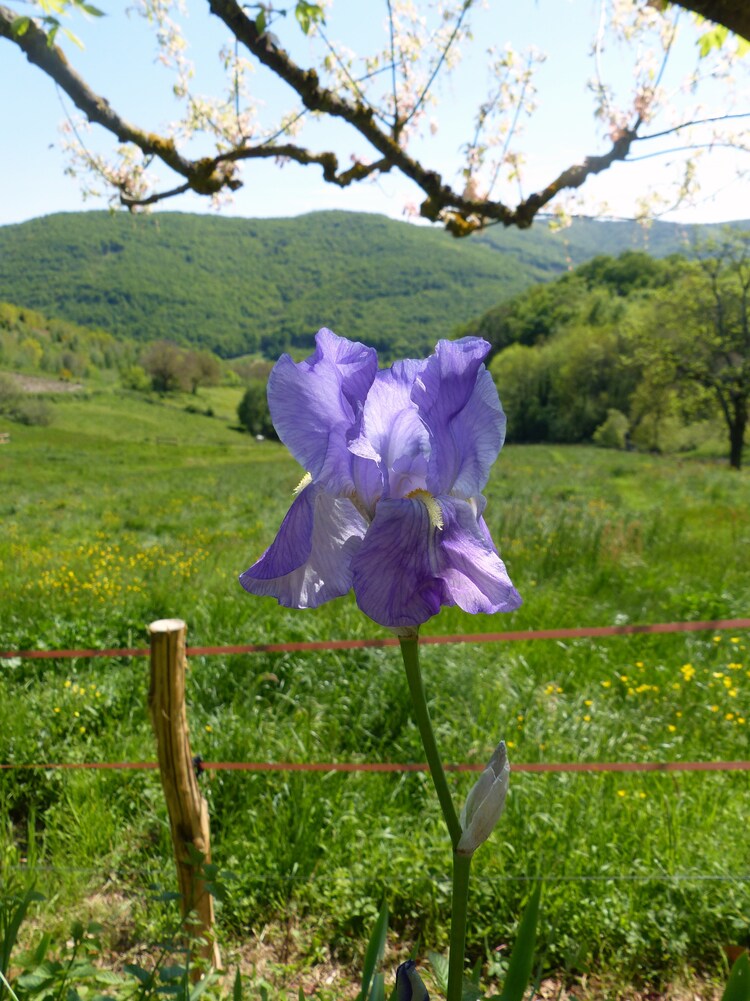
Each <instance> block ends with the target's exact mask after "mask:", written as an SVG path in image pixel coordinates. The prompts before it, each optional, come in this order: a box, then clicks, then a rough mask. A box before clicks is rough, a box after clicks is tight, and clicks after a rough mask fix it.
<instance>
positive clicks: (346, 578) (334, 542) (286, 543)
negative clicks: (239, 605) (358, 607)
mask: <svg viewBox="0 0 750 1001" xmlns="http://www.w3.org/2000/svg"><path fill="white" fill-rule="evenodd" d="M366 531H367V522H366V521H365V519H364V518H363V517H362V515H361V514H360V513H359V511H357V509H356V508H355V506H354V505H353V504H352V502H351V501H350V500H348V499H346V498H340V497H333V496H332V495H331V494H328V493H326V492H325V491H323V490H322V489H321V488H320V487H319V486H318V485H317V484H311V485H310V486H309V487H306V488H305V490H303V491H302V493H301V494H300V495H299V497H297V499H296V500H295V501H294V503H293V504H292V507H291V508H290V510H289V512H288V514H287V516H286V518H285V519H284V521H283V522H282V525H281V528H280V529H279V533H278V535H277V536H276V539H275V540H274V542H273V543H272V545H271V546H270V548H269V549H267V550H266V552H265V553H264V554H263V556H261V558H260V559H259V560H258V562H257V563H255V564H254V565H253V566H251V567H250V569H249V570H246V571H245V572H244V573H243V574H242V575H241V576H240V583H241V584H242V586H243V587H244V588H245V590H246V591H249V592H250V593H251V594H260V595H271V596H272V597H274V598H276V600H277V601H278V602H279V604H280V605H285V606H286V607H287V608H315V607H317V606H318V605H322V604H323V602H325V601H330V600H331V599H332V598H338V597H340V596H341V595H343V594H346V593H347V592H348V591H349V590H350V588H351V586H352V573H351V559H352V556H353V554H354V553H355V552H356V551H357V549H358V548H359V546H360V545H361V541H362V539H363V538H364V535H365V532H366Z"/></svg>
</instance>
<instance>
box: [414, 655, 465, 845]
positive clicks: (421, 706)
mask: <svg viewBox="0 0 750 1001" xmlns="http://www.w3.org/2000/svg"><path fill="white" fill-rule="evenodd" d="M401 655H402V657H403V658H404V667H405V668H406V680H407V681H408V682H409V691H410V692H411V701H412V706H413V708H414V716H415V718H416V721H417V726H418V727H419V733H420V736H421V738H422V744H423V745H424V750H425V754H426V755H427V763H428V765H429V766H430V774H431V775H432V781H433V782H434V784H435V792H436V793H437V796H438V799H439V800H440V807H441V809H442V811H443V817H444V818H445V824H446V826H447V828H448V833H449V834H450V836H451V844H452V845H453V851H454V852H455V850H456V848H457V846H458V842H459V841H460V839H461V824H460V823H459V821H458V815H457V814H456V808H455V806H454V805H453V798H452V796H451V793H450V789H449V788H448V783H447V781H446V779H445V772H444V771H443V763H442V761H441V760H440V752H439V751H438V749H437V744H436V743H435V734H434V733H433V730H432V722H431V720H430V711H429V709H428V708H427V699H426V698H425V693H424V685H423V684H422V674H421V672H420V670H419V640H418V639H417V638H416V637H414V638H413V639H412V638H411V637H409V638H408V639H402V640H401Z"/></svg>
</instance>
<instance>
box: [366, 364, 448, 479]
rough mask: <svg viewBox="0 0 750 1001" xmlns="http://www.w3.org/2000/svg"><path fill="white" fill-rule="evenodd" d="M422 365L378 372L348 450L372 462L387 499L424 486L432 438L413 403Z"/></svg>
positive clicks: (400, 365) (399, 365) (397, 366)
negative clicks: (416, 378) (413, 393)
mask: <svg viewBox="0 0 750 1001" xmlns="http://www.w3.org/2000/svg"><path fill="white" fill-rule="evenodd" d="M419 368H420V365H419V363H418V362H415V361H406V362H397V363H396V364H395V365H393V366H392V367H391V368H389V369H385V370H384V371H381V372H378V374H377V376H376V378H375V381H374V382H373V384H372V386H371V387H370V391H369V393H368V394H367V400H366V401H365V405H364V408H363V411H362V421H361V424H360V433H359V436H358V438H356V439H355V440H354V441H352V442H351V444H350V446H349V448H350V450H351V451H352V452H353V453H355V454H356V455H359V456H362V457H366V458H369V459H372V460H373V461H374V462H375V463H376V464H377V466H378V469H379V471H380V475H381V478H382V484H383V487H382V493H383V496H384V497H404V496H406V494H408V493H411V491H412V490H418V489H420V488H423V487H424V486H425V482H426V475H427V465H428V458H429V454H430V436H429V433H428V431H427V428H426V427H425V425H424V423H423V422H422V420H421V418H420V415H419V411H418V410H417V407H416V405H415V404H414V403H413V402H412V400H411V392H412V387H413V385H414V379H415V377H416V375H417V373H418V371H419Z"/></svg>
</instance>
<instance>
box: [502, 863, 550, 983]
mask: <svg viewBox="0 0 750 1001" xmlns="http://www.w3.org/2000/svg"><path fill="white" fill-rule="evenodd" d="M541 895H542V884H541V881H540V882H539V883H537V885H536V889H535V890H534V892H533V893H532V894H531V896H530V897H529V902H528V904H527V905H526V910H525V911H524V912H523V917H522V918H521V923H520V924H519V926H518V936H517V938H516V944H515V945H514V946H513V952H512V953H511V954H510V960H509V962H508V973H507V974H506V977H505V984H504V985H503V992H502V994H501V995H500V1001H523V996H524V994H525V993H526V989H527V987H528V986H529V980H530V978H531V970H532V968H533V966H534V949H535V947H536V926H537V920H538V918H539V900H540V898H541Z"/></svg>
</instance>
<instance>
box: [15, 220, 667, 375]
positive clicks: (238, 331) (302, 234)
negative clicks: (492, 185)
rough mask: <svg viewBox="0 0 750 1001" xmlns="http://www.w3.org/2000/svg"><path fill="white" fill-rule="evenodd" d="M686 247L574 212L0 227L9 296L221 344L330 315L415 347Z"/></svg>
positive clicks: (279, 333)
mask: <svg viewBox="0 0 750 1001" xmlns="http://www.w3.org/2000/svg"><path fill="white" fill-rule="evenodd" d="M655 234H658V237H659V243H658V252H659V253H669V252H670V251H674V250H678V249H681V248H682V247H683V245H684V243H683V238H684V231H683V228H681V227H676V226H670V225H668V224H664V223H662V224H655V226H654V227H653V228H652V229H651V230H650V231H649V232H648V233H645V235H644V231H643V230H641V229H640V228H638V227H636V226H635V224H628V223H609V224H606V223H595V222H589V223H585V222H581V223H577V224H575V225H574V226H573V227H571V228H570V229H568V230H565V231H564V232H563V233H561V234H552V233H550V232H549V231H548V230H547V229H546V228H544V227H543V226H542V225H539V226H537V227H534V228H533V229H532V230H530V231H528V232H524V233H518V232H516V231H506V230H501V229H498V228H495V229H491V230H488V231H487V232H486V233H485V234H481V235H480V236H478V237H474V238H472V239H470V240H463V241H458V240H455V239H453V238H452V237H450V236H448V235H447V234H446V233H445V232H443V231H441V230H438V229H433V228H427V227H423V226H413V225H409V224H407V223H401V222H395V221H393V220H391V219H387V218H385V217H383V216H375V215H366V214H359V213H347V212H317V213H312V214H310V215H305V216H300V217H298V218H294V219H239V218H226V217H222V218H218V217H212V216H206V215H188V214H181V213H171V212H170V213H161V214H157V215H151V216H127V215H124V214H114V215H112V214H109V213H106V212H80V213H65V214H58V215H52V216H47V217H44V218H40V219H35V220H32V221H30V222H26V223H21V224H19V225H14V226H5V227H0V300H2V299H4V300H7V301H9V302H13V303H16V304H17V305H20V306H24V307H28V308H33V309H38V310H41V311H43V312H44V313H46V314H48V315H50V316H59V317H61V318H64V319H68V320H72V321H74V322H76V323H79V324H84V325H86V326H92V327H100V328H103V329H106V330H108V331H111V332H112V333H113V334H115V335H117V336H123V337H129V338H134V339H136V340H140V341H146V340H155V339H158V338H169V339H171V340H174V341H177V342H181V343H190V344H195V345H200V346H202V347H207V348H210V349H211V350H214V351H216V352H217V353H219V354H222V355H224V356H232V355H239V354H244V353H249V352H254V351H259V350H262V351H263V352H264V353H265V354H267V355H269V356H275V355H278V353H279V352H280V351H281V350H283V349H284V348H285V347H288V346H295V347H307V346H309V344H310V343H311V340H312V336H313V334H314V332H315V331H316V330H317V329H318V327H321V326H330V327H332V328H333V329H334V330H336V331H337V332H340V333H342V334H346V335H348V336H351V337H355V338H357V339H360V340H364V341H367V342H368V343H371V344H373V345H375V346H377V347H379V348H380V349H381V350H383V351H384V352H385V353H386V354H391V353H395V354H400V353H404V352H407V353H415V352H418V351H422V350H424V349H426V348H427V347H429V346H431V345H432V344H434V342H435V341H436V340H437V339H438V338H440V337H446V336H449V335H450V334H451V333H452V332H453V330H454V329H455V327H456V326H457V325H458V324H460V323H463V322H465V321H467V320H468V319H470V318H472V317H473V316H477V315H479V314H481V313H482V312H484V311H485V310H486V309H487V308H489V307H490V306H492V305H494V304H496V303H497V302H499V301H500V300H502V299H506V298H508V297H510V296H512V295H515V294H516V293H518V292H520V291H522V290H523V289H525V288H526V287H528V286H529V285H531V284H533V283H535V282H537V281H541V280H546V279H548V278H551V277H554V276H556V275H558V274H559V273H560V272H561V271H563V270H564V269H565V268H566V267H567V266H569V263H570V262H573V263H578V262H580V261H582V260H586V259H587V258H589V257H591V256H592V255H593V254H595V253H603V252H608V253H617V252H618V251H619V250H621V249H625V248H626V247H632V246H639V247H644V246H645V247H646V248H647V249H648V246H649V243H652V244H653V243H654V241H655Z"/></svg>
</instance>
